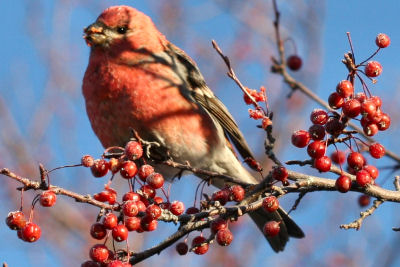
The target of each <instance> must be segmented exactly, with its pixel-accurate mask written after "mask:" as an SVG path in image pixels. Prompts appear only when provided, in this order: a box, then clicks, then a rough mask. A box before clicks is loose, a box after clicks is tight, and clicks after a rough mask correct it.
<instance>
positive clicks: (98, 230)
mask: <svg viewBox="0 0 400 267" xmlns="http://www.w3.org/2000/svg"><path fill="white" fill-rule="evenodd" d="M90 235H91V236H92V237H93V238H94V239H97V240H101V239H103V238H104V237H106V235H107V229H106V227H105V226H104V225H103V224H101V223H94V224H92V226H91V227H90Z"/></svg>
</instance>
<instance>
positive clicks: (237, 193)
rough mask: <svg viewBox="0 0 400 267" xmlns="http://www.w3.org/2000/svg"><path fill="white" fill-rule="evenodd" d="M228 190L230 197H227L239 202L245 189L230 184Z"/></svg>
mask: <svg viewBox="0 0 400 267" xmlns="http://www.w3.org/2000/svg"><path fill="white" fill-rule="evenodd" d="M229 192H230V197H229V199H230V200H233V201H236V202H240V201H242V200H243V199H244V194H245V191H244V189H243V187H241V186H240V185H232V186H231V187H230V188H229Z"/></svg>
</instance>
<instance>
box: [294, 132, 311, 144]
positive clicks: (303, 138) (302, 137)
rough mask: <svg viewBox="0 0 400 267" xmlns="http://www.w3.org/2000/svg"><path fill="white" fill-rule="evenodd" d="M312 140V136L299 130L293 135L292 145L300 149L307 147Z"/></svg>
mask: <svg viewBox="0 0 400 267" xmlns="http://www.w3.org/2000/svg"><path fill="white" fill-rule="evenodd" d="M310 139H311V137H310V134H309V133H308V132H307V131H304V130H298V131H295V132H294V133H293V134H292V144H293V145H294V146H296V147H299V148H303V147H306V146H307V145H308V143H309V142H310Z"/></svg>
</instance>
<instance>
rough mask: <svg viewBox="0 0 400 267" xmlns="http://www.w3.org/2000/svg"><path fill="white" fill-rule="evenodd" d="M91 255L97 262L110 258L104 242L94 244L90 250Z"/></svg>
mask: <svg viewBox="0 0 400 267" xmlns="http://www.w3.org/2000/svg"><path fill="white" fill-rule="evenodd" d="M89 256H90V258H91V259H92V260H94V261H95V262H105V261H106V260H107V259H108V256H109V251H108V248H107V247H106V246H105V245H103V244H96V245H94V246H93V247H92V248H91V249H90V252H89Z"/></svg>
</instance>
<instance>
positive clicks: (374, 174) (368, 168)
mask: <svg viewBox="0 0 400 267" xmlns="http://www.w3.org/2000/svg"><path fill="white" fill-rule="evenodd" d="M363 170H366V171H367V172H368V173H369V175H371V178H372V179H374V180H375V179H376V178H378V176H379V171H378V169H377V168H376V167H375V166H373V165H365V166H364V168H363Z"/></svg>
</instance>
